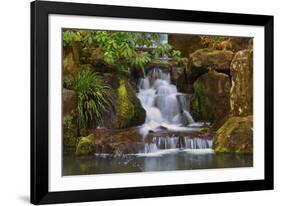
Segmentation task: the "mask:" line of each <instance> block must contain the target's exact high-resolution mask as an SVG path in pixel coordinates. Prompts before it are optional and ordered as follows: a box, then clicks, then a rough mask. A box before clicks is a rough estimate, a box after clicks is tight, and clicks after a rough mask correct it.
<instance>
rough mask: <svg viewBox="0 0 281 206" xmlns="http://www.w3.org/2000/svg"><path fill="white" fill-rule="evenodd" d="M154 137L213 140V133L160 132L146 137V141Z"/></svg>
mask: <svg viewBox="0 0 281 206" xmlns="http://www.w3.org/2000/svg"><path fill="white" fill-rule="evenodd" d="M154 137H189V138H191V139H193V138H200V139H213V137H214V133H213V132H212V131H211V130H209V129H208V130H202V131H201V130H194V131H171V130H162V131H156V132H153V133H150V134H148V135H147V136H146V141H148V142H149V141H151V139H152V138H154Z"/></svg>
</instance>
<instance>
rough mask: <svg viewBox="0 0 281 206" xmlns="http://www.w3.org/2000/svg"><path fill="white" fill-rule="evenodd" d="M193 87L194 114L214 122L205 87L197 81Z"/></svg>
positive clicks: (202, 119)
mask: <svg viewBox="0 0 281 206" xmlns="http://www.w3.org/2000/svg"><path fill="white" fill-rule="evenodd" d="M193 88H194V99H193V101H192V104H191V107H192V112H193V114H194V116H195V117H197V119H199V120H201V121H205V122H212V121H213V117H212V115H211V112H209V111H208V104H207V97H206V93H205V91H204V88H202V87H201V86H200V85H199V84H198V83H197V82H195V83H194V84H193Z"/></svg>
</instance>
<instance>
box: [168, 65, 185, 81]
mask: <svg viewBox="0 0 281 206" xmlns="http://www.w3.org/2000/svg"><path fill="white" fill-rule="evenodd" d="M170 73H171V82H172V84H175V85H177V83H178V82H179V80H180V78H181V76H184V68H183V67H172V69H171V72H170Z"/></svg>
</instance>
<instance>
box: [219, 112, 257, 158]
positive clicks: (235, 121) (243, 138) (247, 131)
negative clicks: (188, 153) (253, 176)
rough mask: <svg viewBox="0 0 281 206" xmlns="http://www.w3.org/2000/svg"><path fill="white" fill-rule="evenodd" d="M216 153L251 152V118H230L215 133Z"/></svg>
mask: <svg viewBox="0 0 281 206" xmlns="http://www.w3.org/2000/svg"><path fill="white" fill-rule="evenodd" d="M214 150H215V151H216V152H235V153H252V152H253V116H247V117H231V118H229V119H228V120H227V121H226V122H225V123H224V124H223V126H222V127H221V128H220V129H219V130H218V131H217V133H216V136H215V144H214Z"/></svg>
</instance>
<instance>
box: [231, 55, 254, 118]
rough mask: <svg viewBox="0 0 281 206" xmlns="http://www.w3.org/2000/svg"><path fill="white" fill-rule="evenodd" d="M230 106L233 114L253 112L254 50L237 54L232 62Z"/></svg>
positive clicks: (243, 114)
mask: <svg viewBox="0 0 281 206" xmlns="http://www.w3.org/2000/svg"><path fill="white" fill-rule="evenodd" d="M231 76H232V86H231V90H230V107H231V114H232V115H233V116H247V115H250V114H253V51H252V50H243V51H239V52H237V53H236V54H235V56H234V58H233V60H232V63H231Z"/></svg>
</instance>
